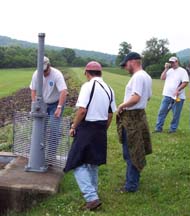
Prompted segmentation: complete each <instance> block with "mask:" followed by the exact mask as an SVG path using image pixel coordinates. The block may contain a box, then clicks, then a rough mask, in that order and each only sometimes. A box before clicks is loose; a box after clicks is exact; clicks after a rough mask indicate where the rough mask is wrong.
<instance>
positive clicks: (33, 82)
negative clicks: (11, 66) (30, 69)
mask: <svg viewBox="0 0 190 216" xmlns="http://www.w3.org/2000/svg"><path fill="white" fill-rule="evenodd" d="M30 89H31V90H36V89H37V72H36V71H35V72H34V74H33V75H32V80H31V83H30Z"/></svg>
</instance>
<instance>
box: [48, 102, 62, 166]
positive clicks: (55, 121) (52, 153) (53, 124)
mask: <svg viewBox="0 0 190 216" xmlns="http://www.w3.org/2000/svg"><path fill="white" fill-rule="evenodd" d="M57 105H58V102H57V103H53V104H48V107H47V113H48V116H49V119H50V121H49V122H50V123H49V129H50V130H49V134H48V135H47V136H48V138H47V142H48V159H49V161H52V162H53V161H56V151H57V147H58V144H59V140H60V134H61V131H62V127H61V126H62V124H61V119H62V114H63V110H64V106H63V107H62V112H61V116H60V117H59V118H56V117H55V116H54V113H55V111H56V109H57ZM46 127H47V125H46Z"/></svg>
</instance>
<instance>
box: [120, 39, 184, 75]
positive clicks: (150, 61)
mask: <svg viewBox="0 0 190 216" xmlns="http://www.w3.org/2000/svg"><path fill="white" fill-rule="evenodd" d="M168 45H169V41H168V40H167V39H158V38H155V37H153V38H151V39H150V40H148V41H146V48H145V49H144V50H143V52H142V53H141V55H142V57H143V62H142V63H143V68H144V69H145V70H146V71H147V72H148V73H149V74H150V75H151V77H153V78H158V77H160V74H161V72H162V71H163V69H164V64H165V62H167V61H168V59H169V58H170V57H171V56H176V53H171V52H170V50H169V48H168ZM131 50H132V45H131V44H130V43H128V42H125V41H124V42H122V43H121V44H120V48H119V52H118V56H117V58H116V65H119V63H120V62H121V61H122V59H123V58H124V56H125V55H127V54H128V53H129V52H131ZM187 65H188V62H184V63H183V65H182V66H183V67H185V68H186V66H187Z"/></svg>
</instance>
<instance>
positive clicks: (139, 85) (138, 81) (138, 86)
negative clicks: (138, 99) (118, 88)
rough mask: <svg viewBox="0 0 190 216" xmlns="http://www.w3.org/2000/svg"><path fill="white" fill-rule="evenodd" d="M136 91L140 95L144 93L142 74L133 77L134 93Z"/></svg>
mask: <svg viewBox="0 0 190 216" xmlns="http://www.w3.org/2000/svg"><path fill="white" fill-rule="evenodd" d="M134 93H136V94H138V95H139V96H142V94H143V79H142V77H141V76H135V77H134V79H133V85H132V94H134Z"/></svg>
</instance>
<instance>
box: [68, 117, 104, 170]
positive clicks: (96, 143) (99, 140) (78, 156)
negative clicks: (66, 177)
mask: <svg viewBox="0 0 190 216" xmlns="http://www.w3.org/2000/svg"><path fill="white" fill-rule="evenodd" d="M106 158H107V121H95V122H89V121H82V122H81V123H80V124H79V126H78V127H77V129H76V136H75V137H74V140H73V143H72V146H71V149H70V152H69V155H68V159H67V163H66V166H65V169H64V171H65V172H68V171H69V170H71V169H75V168H76V167H78V166H81V165H82V164H92V165H98V166H99V165H101V164H105V163H106Z"/></svg>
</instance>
